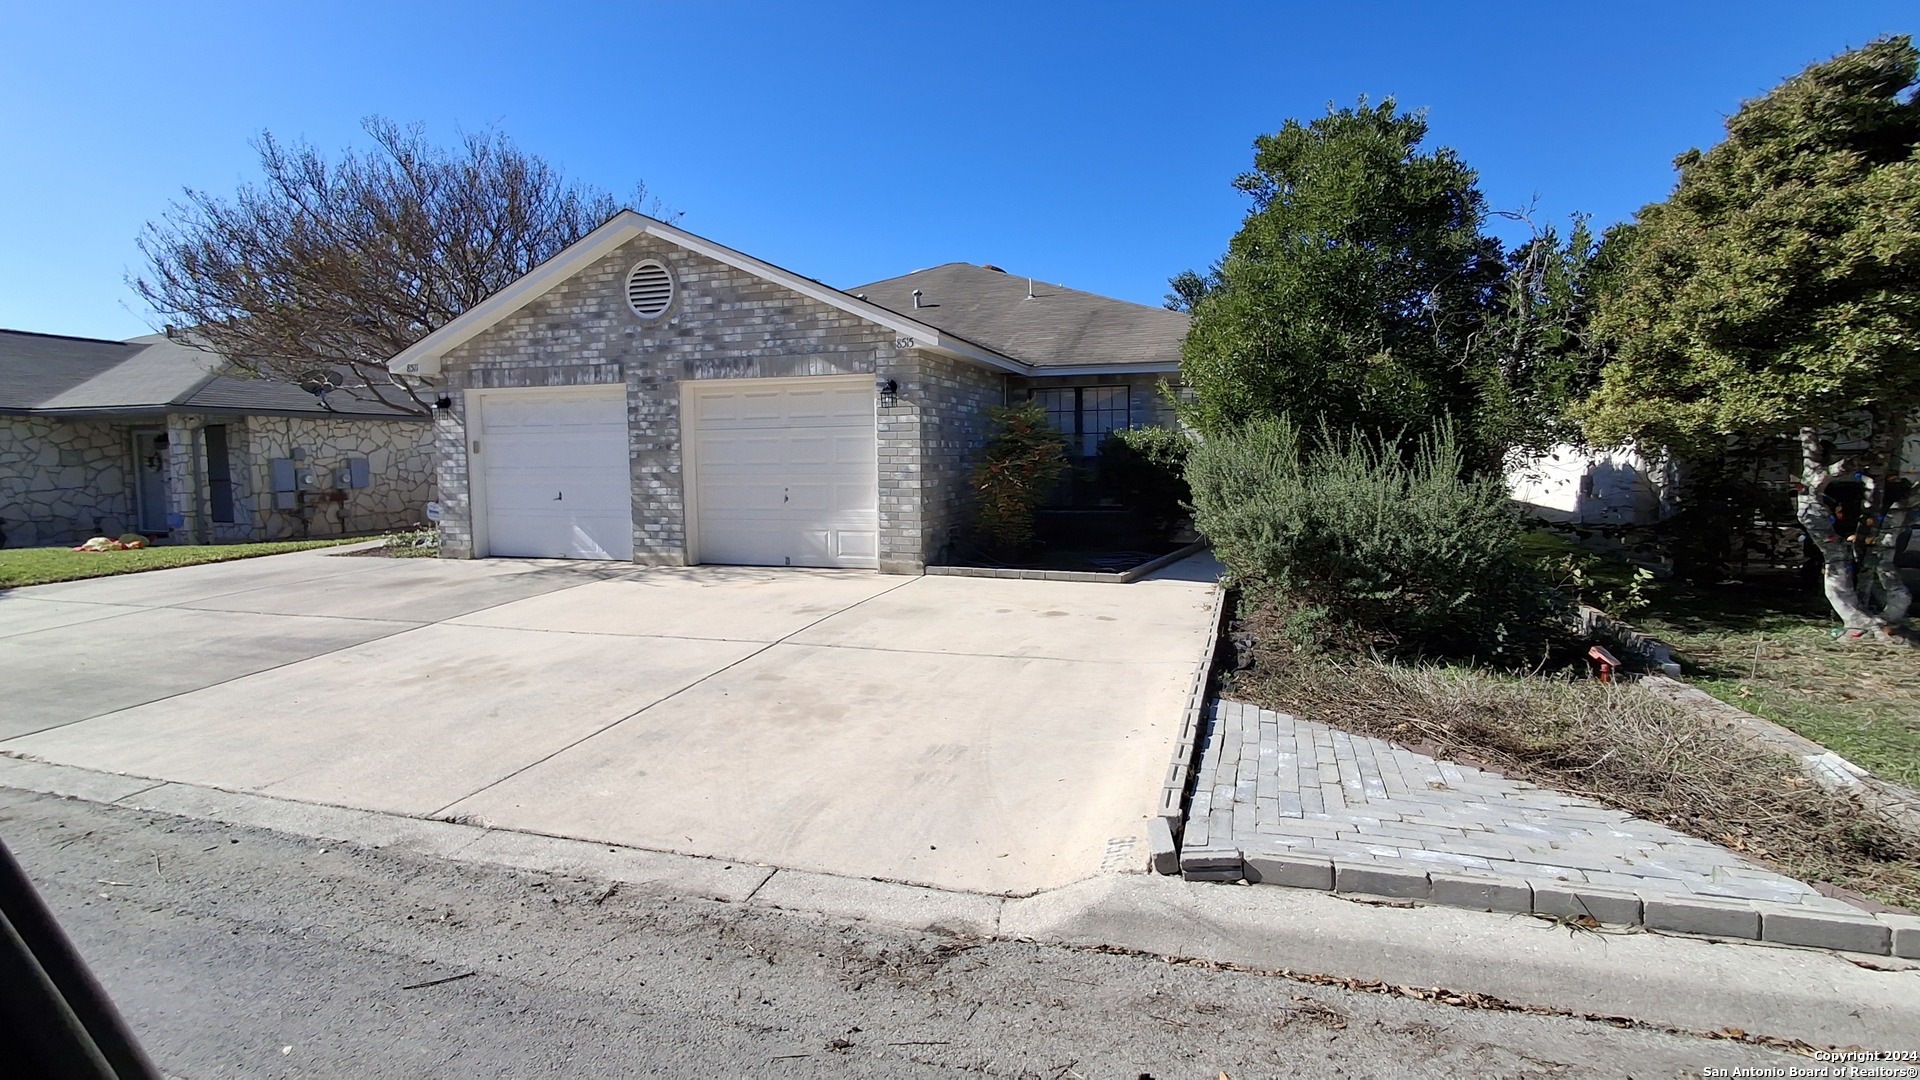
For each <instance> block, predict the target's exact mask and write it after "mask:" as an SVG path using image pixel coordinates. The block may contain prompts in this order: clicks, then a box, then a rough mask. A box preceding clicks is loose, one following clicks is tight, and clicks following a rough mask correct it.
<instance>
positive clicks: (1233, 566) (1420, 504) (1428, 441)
mask: <svg viewBox="0 0 1920 1080" xmlns="http://www.w3.org/2000/svg"><path fill="white" fill-rule="evenodd" d="M1462 474H1463V470H1462V456H1461V450H1460V446H1459V444H1458V443H1457V442H1456V441H1455V439H1454V436H1453V434H1452V432H1451V430H1450V429H1448V428H1446V427H1445V426H1443V427H1442V428H1441V429H1440V430H1439V431H1438V432H1437V433H1435V434H1434V435H1432V436H1426V437H1422V438H1420V439H1418V440H1415V441H1413V442H1411V443H1408V444H1403V445H1396V444H1392V443H1389V444H1386V445H1382V444H1379V443H1376V442H1372V441H1370V440H1367V439H1365V438H1362V437H1361V436H1359V435H1348V436H1344V437H1342V436H1335V435H1331V434H1327V433H1323V434H1322V435H1321V436H1320V438H1318V439H1317V440H1314V441H1313V443H1312V444H1311V445H1309V444H1308V443H1307V442H1306V440H1304V439H1303V437H1302V435H1301V432H1300V430H1299V429H1298V428H1297V427H1296V426H1295V425H1294V424H1293V423H1292V422H1291V421H1289V420H1287V419H1286V418H1284V417H1283V418H1280V419H1277V420H1260V421H1255V422H1252V423H1249V424H1248V425H1246V426H1245V427H1243V428H1240V429H1237V430H1233V431H1229V432H1227V433H1225V434H1222V435H1219V436H1215V437H1210V438H1208V439H1206V440H1205V441H1203V442H1200V443H1198V444H1196V445H1195V446H1194V448H1193V451H1192V453H1191V455H1190V456H1189V458H1188V463H1187V480H1188V482H1189V483H1190V484H1191V485H1192V488H1193V503H1194V511H1195V513H1194V523H1195V525H1196V526H1197V527H1198V528H1199V530H1200V532H1201V533H1202V534H1204V535H1206V536H1207V537H1208V538H1210V539H1211V540H1212V541H1213V544H1214V549H1215V551H1216V553H1217V554H1218V555H1219V556H1220V558H1221V560H1222V561H1223V562H1225V563H1226V565H1227V567H1228V569H1230V570H1231V571H1232V572H1233V574H1234V576H1235V577H1236V578H1238V579H1239V580H1240V581H1241V582H1242V583H1243V584H1245V585H1247V586H1249V587H1251V588H1253V589H1255V590H1256V591H1266V590H1270V591H1273V592H1276V593H1278V594H1279V596H1280V598H1281V599H1283V600H1284V602H1285V603H1287V604H1288V605H1290V606H1292V608H1293V609H1294V610H1296V611H1297V612H1298V613H1299V616H1300V617H1299V618H1298V619H1293V620H1290V623H1291V624H1292V625H1290V628H1289V636H1293V637H1296V638H1297V639H1305V638H1309V637H1317V639H1318V641H1317V642H1316V643H1317V644H1322V645H1324V644H1325V643H1326V642H1327V640H1328V639H1329V638H1339V637H1348V638H1351V639H1352V641H1351V642H1350V643H1351V644H1364V645H1367V646H1373V647H1379V648H1381V649H1383V650H1385V651H1388V652H1393V653H1403V654H1404V653H1418V654H1424V655H1429V656H1456V657H1474V658H1479V659H1484V660H1498V661H1502V662H1509V663H1518V662H1529V661H1532V660H1537V659H1538V658H1539V652H1538V651H1539V650H1540V649H1542V648H1543V647H1544V646H1545V644H1546V642H1547V640H1548V639H1549V638H1550V637H1551V636H1552V634H1553V631H1554V630H1555V629H1556V627H1557V626H1558V625H1560V624H1561V622H1562V614H1561V613H1562V612H1563V611H1564V603H1563V602H1562V601H1560V600H1558V599H1557V598H1556V597H1555V596H1554V593H1553V590H1552V589H1551V588H1549V587H1548V586H1547V585H1546V584H1545V583H1544V582H1543V581H1542V580H1541V578H1540V577H1539V575H1538V573H1537V572H1536V571H1535V570H1534V568H1533V567H1532V565H1531V564H1530V563H1528V562H1527V561H1526V560H1524V559H1522V557H1521V553H1520V543H1521V538H1522V535H1523V529H1522V526H1521V522H1520V518H1519V515H1518V514H1517V513H1516V512H1515V511H1514V510H1513V509H1512V507H1511V506H1510V504H1509V503H1508V501H1507V494H1506V490H1505V488H1504V486H1503V485H1502V484H1501V483H1500V482H1499V480H1498V479H1496V478H1479V479H1463V478H1462Z"/></svg>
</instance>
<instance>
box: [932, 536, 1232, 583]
mask: <svg viewBox="0 0 1920 1080" xmlns="http://www.w3.org/2000/svg"><path fill="white" fill-rule="evenodd" d="M1206 548H1207V542H1206V541H1205V540H1196V541H1194V542H1193V543H1191V544H1188V545H1187V546H1186V547H1183V548H1180V549H1179V550H1177V551H1169V552H1167V553H1166V554H1165V555H1161V556H1159V557H1158V558H1154V559H1150V560H1148V561H1146V562H1143V563H1141V564H1140V565H1139V566H1136V567H1134V568H1132V569H1130V570H1125V571H1122V572H1120V573H1118V574H1103V573H1098V572H1096V571H1091V570H1010V569H1005V568H1002V567H997V566H929V567H927V568H926V569H925V570H924V571H923V573H925V574H926V575H927V576H928V577H971V578H1013V579H1025V580H1028V581H1091V582H1099V583H1100V584H1103V585H1131V584H1133V583H1134V582H1136V581H1138V580H1140V579H1141V578H1143V577H1146V576H1147V575H1148V574H1151V573H1153V572H1154V571H1155V570H1160V569H1164V568H1166V567H1168V566H1171V565H1173V564H1174V563H1177V562H1179V561H1180V560H1181V559H1184V558H1186V557H1188V556H1189V555H1197V554H1199V553H1200V552H1202V551H1205V550H1206Z"/></svg>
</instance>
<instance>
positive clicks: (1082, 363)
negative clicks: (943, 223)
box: [847, 262, 1188, 374]
mask: <svg viewBox="0 0 1920 1080" xmlns="http://www.w3.org/2000/svg"><path fill="white" fill-rule="evenodd" d="M1029 288H1031V290H1032V291H1031V294H1029V291H1028V290H1029ZM916 289H918V290H919V291H920V294H921V295H920V307H919V308H918V309H915V307H914V304H913V300H914V297H913V293H914V290H916ZM847 291H848V292H850V293H853V294H854V295H856V296H862V295H863V296H865V297H866V298H867V299H868V300H870V301H872V302H874V303H876V304H879V305H880V306H882V307H885V308H887V309H889V310H891V311H897V312H902V313H905V312H912V313H913V317H914V318H917V319H919V320H921V321H922V322H928V323H932V324H933V325H935V326H939V327H941V328H943V329H946V330H950V331H952V332H954V333H957V334H962V335H965V336H966V337H967V338H968V339H969V340H971V341H977V342H979V343H980V344H982V345H985V346H986V347H987V348H989V349H992V350H994V351H995V352H998V353H1001V354H1003V355H1005V356H1010V357H1013V358H1014V359H1016V360H1019V361H1021V362H1022V363H1024V364H1027V365H1028V366H1030V367H1032V368H1033V369H1034V373H1035V374H1057V373H1059V372H1058V371H1056V370H1054V369H1061V368H1071V369H1073V370H1074V372H1075V373H1079V374H1090V373H1092V372H1093V371H1098V370H1113V371H1142V370H1145V371H1176V370H1178V369H1179V367H1180V344H1181V342H1183V341H1185V340H1186V337H1187V325H1188V316H1187V315H1186V314H1185V313H1183V312H1178V311H1168V310H1167V309H1165V308H1156V307H1148V306H1146V305H1145V304H1135V303H1130V302H1129V301H1126V300H1115V299H1114V298H1112V297H1110V296H1100V295H1097V294H1095V293H1090V292H1081V291H1080V290H1079V289H1069V288H1067V287H1065V286H1063V285H1047V284H1044V283H1042V282H1039V281H1036V280H1033V279H1031V278H1025V277H1019V276H1016V275H1013V274H1009V273H1007V272H1005V271H1003V270H1000V269H998V268H995V267H990V266H975V265H973V264H972V263H963V262H955V263H947V264H945V265H942V266H936V267H933V268H931V269H928V270H916V271H914V272H913V273H911V274H903V275H901V276H900V277H895V278H888V279H886V280H885V281H876V282H874V283H872V284H871V285H862V286H860V287H858V288H855V289H849V290H847Z"/></svg>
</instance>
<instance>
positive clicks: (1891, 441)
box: [1860, 418, 1913, 626]
mask: <svg viewBox="0 0 1920 1080" xmlns="http://www.w3.org/2000/svg"><path fill="white" fill-rule="evenodd" d="M1906 442H1907V424H1906V421H1905V419H1904V418H1902V419H1899V420H1895V421H1893V422H1892V423H1889V424H1888V425H1887V432H1886V437H1885V443H1884V445H1885V447H1886V450H1885V454H1884V456H1883V457H1882V458H1881V460H1882V461H1883V462H1885V466H1884V469H1885V471H1884V472H1883V473H1882V474H1881V478H1880V483H1879V486H1878V490H1877V491H1876V493H1875V494H1876V496H1877V497H1876V498H1875V499H1874V504H1875V505H1874V523H1873V525H1872V533H1871V536H1870V537H1868V536H1863V537H1862V538H1861V539H1863V540H1866V541H1867V544H1866V550H1865V551H1864V552H1862V555H1861V559H1860V575H1861V577H1863V578H1867V579H1868V580H1870V581H1872V582H1873V585H1874V592H1875V593H1876V594H1877V597H1876V599H1878V601H1879V604H1880V612H1879V614H1880V619H1881V621H1882V622H1883V623H1885V624H1887V625H1889V626H1893V625H1898V624H1900V623H1902V622H1905V621H1906V618H1907V610H1908V609H1909V608H1910V607H1911V606H1912V605H1913V593H1912V592H1911V591H1910V590H1909V589H1908V588H1907V583H1906V581H1905V580H1904V579H1903V578H1901V576H1900V567H1899V565H1898V563H1897V562H1896V559H1897V558H1898V557H1899V552H1898V550H1897V549H1898V546H1899V543H1900V531H1901V530H1902V529H1904V528H1906V525H1907V518H1908V515H1909V514H1910V513H1911V511H1909V510H1908V508H1907V507H1908V504H1909V503H1910V502H1912V501H1913V497H1912V494H1911V492H1909V491H1908V490H1907V488H1908V485H1907V484H1906V483H1905V482H1904V481H1903V480H1902V478H1901V476H1900V467H1901V464H1902V462H1901V457H1902V456H1903V453H1904V451H1905V449H1906ZM1861 531H1862V532H1863V533H1865V532H1867V527H1866V525H1865V523H1864V522H1863V523H1862V529H1861ZM1869 575H1871V577H1869Z"/></svg>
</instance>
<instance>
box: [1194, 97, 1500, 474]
mask: <svg viewBox="0 0 1920 1080" xmlns="http://www.w3.org/2000/svg"><path fill="white" fill-rule="evenodd" d="M1426 136H1427V123H1426V119H1425V118H1424V116H1422V115H1420V114H1417V113H1407V112H1401V111H1399V110H1398V109H1397V108H1396V107H1395V104H1394V102H1393V100H1392V99H1391V98H1389V99H1387V100H1386V101H1384V102H1382V103H1380V104H1378V105H1369V104H1368V103H1367V102H1366V101H1365V100H1362V101H1361V103H1360V104H1359V105H1358V106H1357V107H1355V108H1343V109H1334V110H1330V111H1329V112H1328V114H1327V115H1326V116H1323V117H1321V118H1319V119H1317V120H1314V121H1313V122H1312V123H1309V124H1301V123H1299V122H1298V121H1288V122H1287V124H1286V126H1285V127H1284V128H1282V129H1281V130H1280V131H1279V132H1277V133H1275V134H1271V135H1263V136H1261V137H1260V138H1259V139H1258V140H1256V142H1255V144H1254V163H1253V169H1252V170H1251V171H1249V172H1247V173H1246V174H1244V175H1242V176H1241V177H1239V178H1238V179H1237V180H1236V181H1235V186H1236V187H1237V188H1238V189H1239V190H1240V191H1242V192H1244V193H1245V194H1246V195H1247V196H1248V197H1249V198H1250V199H1251V200H1252V203H1253V207H1252V209H1251V211H1250V212H1249V213H1248V214H1247V216H1246V218H1245V220H1244V221H1243V222H1242V224H1241V227H1240V230H1239V232H1238V233H1237V234H1236V235H1235V236H1234V237H1233V239H1232V241H1231V243H1230V244H1229V246H1228V249H1227V253H1226V255H1225V256H1224V257H1223V258H1222V259H1221V260H1220V262H1219V263H1218V264H1217V265H1216V266H1215V267H1214V269H1213V270H1212V271H1211V272H1210V273H1209V274H1208V275H1205V276H1204V277H1203V276H1201V275H1198V274H1194V273H1191V272H1189V273H1186V274H1182V275H1180V276H1179V277H1176V278H1175V279H1174V280H1173V282H1172V284H1173V286H1174V290H1175V291H1174V294H1173V295H1172V296H1170V297H1169V300H1170V303H1171V304H1172V306H1176V307H1191V309H1192V311H1193V315H1194V319H1193V329H1192V331H1191V333H1190V334H1189V335H1188V337H1187V342H1186V346H1185V350H1184V353H1183V360H1182V368H1183V371H1184V374H1185V377H1186V380H1187V382H1188V383H1189V385H1190V386H1192V387H1193V390H1194V393H1195V400H1194V402H1193V406H1192V410H1191V414H1192V419H1193V420H1194V421H1195V423H1196V425H1197V426H1198V427H1199V428H1200V429H1201V430H1203V431H1208V430H1226V429H1229V428H1232V427H1234V426H1236V425H1238V424H1241V423H1243V422H1245V421H1247V420H1251V419H1256V418H1261V417H1271V416H1279V415H1287V414H1290V415H1292V416H1294V417H1295V418H1297V419H1300V420H1302V421H1304V422H1306V423H1309V424H1312V423H1314V422H1316V421H1325V422H1326V423H1327V424H1328V425H1329V426H1331V427H1333V428H1335V429H1337V430H1348V429H1351V428H1359V429H1361V430H1363V431H1369V432H1375V433H1392V432H1399V431H1401V430H1406V429H1412V430H1415V431H1425V430H1429V429H1431V428H1432V427H1433V426H1434V424H1435V422H1436V421H1437V420H1438V419H1439V418H1441V417H1447V416H1451V417H1452V418H1453V419H1454V420H1455V421H1456V423H1457V424H1458V425H1459V429H1460V430H1461V431H1462V432H1463V434H1465V435H1467V436H1468V437H1469V438H1473V437H1475V436H1476V435H1477V434H1478V433H1479V432H1480V430H1481V428H1480V426H1479V424H1478V421H1479V420H1480V418H1481V413H1482V412H1483V411H1484V410H1483V406H1484V394H1483V393H1482V383H1483V381H1484V377H1485V372H1484V371H1481V370H1475V365H1474V364H1473V363H1471V362H1470V358H1472V357H1474V356H1475V355H1476V342H1480V341H1482V340H1483V339H1484V337H1485V334H1486V331H1487V329H1488V320H1489V314H1490V311H1491V308H1492V305H1493V298H1494V294H1495V291H1496V289H1497V287H1498V285H1499V283H1500V281H1501V279H1502V276H1503V272H1504V265H1503V262H1502V258H1501V255H1502V253H1501V249H1500V244H1499V242H1498V241H1497V240H1495V239H1493V238H1492V237H1490V236H1488V235H1486V234H1485V232H1484V231H1483V225H1484V223H1485V219H1486V205H1485V200H1484V198H1483V197H1482V196H1481V194H1480V191H1479V189H1478V188H1477V187H1476V186H1475V174H1474V172H1473V170H1472V169H1469V168H1468V167H1467V165H1466V164H1465V163H1464V162H1463V161H1461V159H1460V157H1459V156H1458V155H1457V154H1455V153H1454V152H1453V151H1452V150H1449V149H1446V148H1440V149H1437V150H1425V149H1422V145H1421V144H1422V143H1423V142H1424V140H1425V139H1426ZM1491 449H1492V448H1491V447H1488V446H1486V445H1479V446H1476V447H1475V450H1476V451H1480V452H1481V454H1482V456H1484V455H1485V453H1486V452H1487V451H1489V450H1491Z"/></svg>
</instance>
